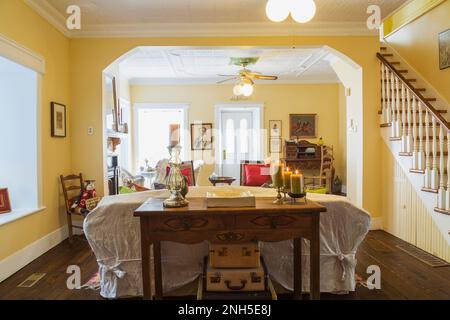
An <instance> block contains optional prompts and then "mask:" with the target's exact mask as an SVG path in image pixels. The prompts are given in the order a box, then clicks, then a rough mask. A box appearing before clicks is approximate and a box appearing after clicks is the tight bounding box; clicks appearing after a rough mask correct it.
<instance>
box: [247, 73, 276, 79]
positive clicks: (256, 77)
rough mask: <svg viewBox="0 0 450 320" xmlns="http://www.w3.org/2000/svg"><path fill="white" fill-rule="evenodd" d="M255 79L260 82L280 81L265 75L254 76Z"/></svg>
mask: <svg viewBox="0 0 450 320" xmlns="http://www.w3.org/2000/svg"><path fill="white" fill-rule="evenodd" d="M253 77H254V78H255V79H259V80H278V77H277V76H266V75H263V74H254V75H253Z"/></svg>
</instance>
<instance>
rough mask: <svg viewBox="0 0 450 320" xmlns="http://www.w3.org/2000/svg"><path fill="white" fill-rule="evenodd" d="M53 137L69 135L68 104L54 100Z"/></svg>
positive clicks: (52, 107) (52, 105)
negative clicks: (67, 126)
mask: <svg viewBox="0 0 450 320" xmlns="http://www.w3.org/2000/svg"><path fill="white" fill-rule="evenodd" d="M51 109H52V137H57V138H64V137H66V135H67V129H66V106H65V105H63V104H60V103H56V102H52V103H51Z"/></svg>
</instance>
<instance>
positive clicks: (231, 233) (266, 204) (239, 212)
mask: <svg viewBox="0 0 450 320" xmlns="http://www.w3.org/2000/svg"><path fill="white" fill-rule="evenodd" d="M273 200H274V199H272V198H270V199H269V198H257V199H256V207H253V208H207V207H206V201H205V199H204V198H194V199H189V206H188V207H185V208H177V209H166V208H164V207H163V204H162V202H163V200H162V199H154V198H152V199H149V200H148V201H147V202H145V203H144V204H143V205H142V206H141V207H139V208H138V209H137V210H136V211H135V214H134V215H135V216H137V217H139V218H140V224H141V253H142V281H143V290H144V299H151V297H152V293H151V281H150V279H151V274H150V269H151V268H150V246H151V245H153V254H154V270H155V298H156V299H162V297H163V290H162V267H161V241H172V242H178V243H186V244H189V243H192V244H193V243H199V242H202V241H210V242H213V243H239V242H249V241H264V242H277V241H285V240H290V239H293V240H294V255H293V256H294V299H300V298H301V288H302V279H301V239H302V238H307V239H308V240H310V251H311V252H310V257H311V258H310V269H311V271H310V282H311V285H310V291H311V292H310V296H311V299H319V298H320V261H319V260H320V239H319V233H320V230H319V225H320V224H319V222H320V212H324V211H326V208H325V207H323V206H321V205H319V204H317V203H314V202H312V201H307V203H306V204H304V203H296V204H282V205H280V204H273V203H272V201H273Z"/></svg>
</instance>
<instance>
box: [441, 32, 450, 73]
mask: <svg viewBox="0 0 450 320" xmlns="http://www.w3.org/2000/svg"><path fill="white" fill-rule="evenodd" d="M448 67H450V29H448V30H446V31H443V32H441V33H439V68H440V69H441V70H444V69H447V68H448Z"/></svg>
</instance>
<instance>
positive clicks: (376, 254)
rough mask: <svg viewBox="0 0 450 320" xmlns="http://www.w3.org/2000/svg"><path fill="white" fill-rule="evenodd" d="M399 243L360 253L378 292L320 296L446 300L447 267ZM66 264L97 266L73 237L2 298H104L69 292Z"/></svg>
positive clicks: (382, 236)
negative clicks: (375, 269)
mask: <svg viewBox="0 0 450 320" xmlns="http://www.w3.org/2000/svg"><path fill="white" fill-rule="evenodd" d="M403 243H404V242H403V241H402V240H400V239H398V238H396V237H393V236H392V235H390V234H388V233H386V232H383V231H372V232H370V233H369V234H368V236H367V237H366V239H365V241H364V242H363V244H362V245H361V246H360V249H359V251H358V255H357V259H358V265H357V268H356V269H357V273H358V274H359V275H361V276H362V277H364V278H367V277H368V275H367V274H366V269H367V267H368V266H369V265H378V266H379V267H380V268H381V290H369V289H367V288H365V287H363V286H361V285H358V287H357V290H356V292H353V293H350V294H348V295H339V296H336V295H330V294H322V299H345V300H358V299H362V300H368V299H446V300H450V267H444V268H431V267H429V266H427V265H426V264H424V263H422V262H420V261H418V260H416V259H414V258H412V257H411V256H409V255H408V254H406V253H404V252H403V251H401V250H399V249H398V248H396V245H398V244H403ZM69 265H78V266H80V268H81V276H82V283H85V282H86V281H88V280H89V279H90V278H91V277H92V276H93V275H94V274H95V272H96V271H97V263H96V261H95V256H94V254H93V253H92V251H91V249H90V248H89V245H88V243H87V242H86V241H84V240H82V239H77V240H75V241H74V243H73V244H69V242H68V241H64V242H63V243H61V244H60V245H58V246H57V247H55V248H53V249H52V250H50V251H49V252H47V253H46V254H45V255H43V256H41V257H40V258H38V259H36V260H35V261H33V262H32V263H31V264H29V265H27V266H26V267H24V268H23V269H22V270H20V271H19V272H17V273H16V274H14V275H13V276H12V277H10V278H8V279H6V280H5V281H3V282H2V283H0V299H2V300H5V299H6V300H10V299H42V300H48V299H61V300H62V299H64V300H71V299H72V300H98V299H102V298H101V297H100V295H99V293H98V291H93V290H84V289H82V290H69V289H67V286H66V281H67V278H68V276H69V274H67V273H66V269H67V266H69ZM32 273H46V274H47V275H46V276H45V277H44V278H43V279H42V280H40V281H39V282H38V283H37V284H36V285H35V286H34V287H32V288H17V285H18V284H19V283H21V282H22V281H24V280H25V279H26V278H27V277H28V276H30V275H31V274H32ZM186 298H189V297H186ZM191 298H192V297H191ZM281 298H288V297H286V296H284V297H283V296H282V297H281Z"/></svg>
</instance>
